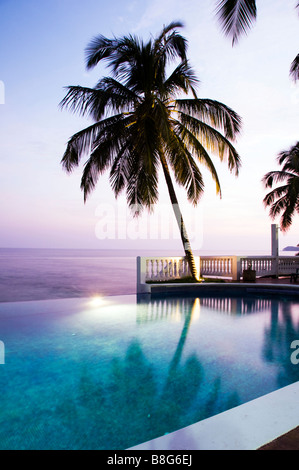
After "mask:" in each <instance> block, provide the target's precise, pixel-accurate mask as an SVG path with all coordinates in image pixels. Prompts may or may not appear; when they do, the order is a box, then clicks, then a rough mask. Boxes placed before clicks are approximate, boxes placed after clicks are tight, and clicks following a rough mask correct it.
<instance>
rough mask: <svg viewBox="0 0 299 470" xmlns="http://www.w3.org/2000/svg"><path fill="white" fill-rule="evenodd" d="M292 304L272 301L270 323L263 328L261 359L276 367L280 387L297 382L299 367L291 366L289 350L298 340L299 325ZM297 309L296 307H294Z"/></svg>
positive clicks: (290, 350) (290, 351)
mask: <svg viewBox="0 0 299 470" xmlns="http://www.w3.org/2000/svg"><path fill="white" fill-rule="evenodd" d="M294 305H295V304H294V303H293V302H292V303H291V302H285V301H281V302H278V301H274V300H273V301H272V305H271V323H270V326H269V327H268V328H265V333H264V338H265V342H264V348H263V358H264V359H265V360H266V361H267V362H270V363H274V364H277V365H278V376H277V383H278V385H279V386H280V387H283V386H286V385H289V384H291V383H293V382H296V381H298V380H299V367H298V365H295V364H292V362H291V358H290V356H291V353H292V349H291V348H290V346H291V343H292V341H293V340H298V339H299V323H297V324H295V316H294V314H293V311H292V309H293V308H294ZM296 307H297V308H298V305H297V306H296Z"/></svg>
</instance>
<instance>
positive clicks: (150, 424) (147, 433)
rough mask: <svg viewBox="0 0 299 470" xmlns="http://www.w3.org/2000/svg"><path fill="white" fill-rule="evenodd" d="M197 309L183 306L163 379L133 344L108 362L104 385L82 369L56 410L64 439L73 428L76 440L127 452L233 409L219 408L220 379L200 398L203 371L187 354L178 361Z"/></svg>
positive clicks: (194, 358)
mask: <svg viewBox="0 0 299 470" xmlns="http://www.w3.org/2000/svg"><path fill="white" fill-rule="evenodd" d="M198 307H199V300H198V299H197V300H195V301H192V302H191V303H189V304H187V306H186V310H185V312H186V313H185V320H184V325H183V329H182V332H181V335H180V339H179V341H178V344H177V347H176V350H175V352H174V355H173V357H172V360H171V361H170V364H169V367H168V371H167V377H166V379H163V378H162V380H163V381H164V383H163V382H161V379H160V382H159V378H158V377H159V373H158V374H156V373H155V370H154V369H155V368H154V366H153V365H152V364H151V363H150V362H149V361H148V360H147V358H146V357H145V355H144V353H143V351H142V348H141V346H140V344H139V342H138V341H132V342H131V343H130V344H129V346H128V348H127V351H126V355H125V357H124V358H121V359H120V358H114V359H113V360H112V362H111V365H110V371H109V373H108V379H106V380H105V381H104V380H103V382H102V381H101V382H100V381H99V382H98V383H96V380H95V379H94V378H91V376H90V374H89V373H88V371H86V370H85V371H84V373H83V375H82V377H81V384H80V387H79V393H78V396H77V397H76V398H75V399H74V400H73V401H71V400H70V399H69V400H68V402H67V407H66V406H65V405H66V403H65V404H63V406H60V408H59V410H58V411H59V412H60V413H61V415H63V416H62V417H63V420H64V426H66V424H67V420H66V416H65V409H66V408H67V409H68V415H69V420H70V421H69V426H70V428H69V429H68V430H67V429H65V432H64V436H65V437H66V438H67V435H68V432H71V431H72V429H71V428H75V430H77V431H75V432H77V433H78V436H77V440H78V442H80V439H81V438H82V436H83V437H84V442H88V443H89V446H90V448H98V449H99V448H102V449H107V448H109V449H112V448H118V449H121V448H127V447H129V446H132V445H134V444H137V443H139V442H142V441H146V440H149V439H152V438H155V437H158V436H159V435H163V434H165V433H166V432H172V431H174V430H177V429H179V428H181V427H183V426H187V425H189V424H192V423H194V422H196V421H198V420H200V419H204V418H206V417H208V416H211V414H215V413H217V412H221V411H223V410H224V409H227V408H228V407H230V406H236V404H237V402H234V403H231V405H227V404H226V405H225V406H224V405H223V403H222V404H221V403H220V404H219V396H220V391H221V383H220V379H216V380H215V382H214V383H211V384H209V386H210V389H211V390H210V395H209V396H208V397H207V396H205V400H201V397H200V393H201V385H202V383H203V372H204V371H203V368H202V366H201V364H200V362H199V361H198V359H197V357H196V356H195V355H191V356H189V357H187V359H186V361H185V362H184V363H182V357H183V350H184V346H185V343H186V339H187V335H188V331H189V329H190V325H191V323H192V318H193V316H194V315H195V312H196V310H197V309H198ZM180 313H181V314H182V313H183V312H180ZM104 382H105V383H104ZM234 398H235V397H234ZM86 423H88V426H86ZM70 436H71V434H69V440H72V442H74V436H72V437H70ZM75 439H76V436H75ZM111 443H113V444H111Z"/></svg>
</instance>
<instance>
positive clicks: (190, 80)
mask: <svg viewBox="0 0 299 470" xmlns="http://www.w3.org/2000/svg"><path fill="white" fill-rule="evenodd" d="M199 83H200V82H199V80H198V78H197V77H196V75H195V72H194V71H193V69H192V68H191V67H190V65H189V63H188V61H186V60H185V61H183V62H181V63H180V64H179V65H178V66H177V67H176V68H175V69H174V71H173V72H172V74H171V75H170V76H169V77H168V78H167V79H166V80H165V82H164V88H165V92H166V93H167V95H168V96H172V97H174V96H175V95H176V93H181V92H182V91H183V92H184V93H186V94H187V93H188V92H189V90H191V91H192V93H193V94H195V88H196V86H197V85H198V84H199Z"/></svg>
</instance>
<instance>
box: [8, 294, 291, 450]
mask: <svg viewBox="0 0 299 470" xmlns="http://www.w3.org/2000/svg"><path fill="white" fill-rule="evenodd" d="M293 340H299V300H296V299H290V298H277V297H276V298H275V297H273V298H264V297H254V296H252V297H247V298H244V297H231V298H230V297H227V298H220V297H205V298H201V299H199V298H192V297H187V298H183V297H178V298H171V299H170V298H162V297H159V298H157V299H152V300H144V299H143V300H140V299H137V298H136V296H133V295H132V296H131V295H127V296H119V297H118V296H115V297H114V296H111V297H106V298H97V299H96V298H95V299H69V300H51V301H34V302H16V303H2V304H0V341H2V342H3V344H4V352H5V364H0V386H1V401H0V448H1V449H109V450H110V449H125V448H129V447H131V446H134V445H137V444H139V443H141V442H144V441H147V440H149V439H153V438H155V437H158V436H161V435H163V434H165V433H169V432H172V431H174V430H177V429H179V428H181V427H184V426H187V425H189V424H192V423H194V422H196V421H199V420H201V419H205V418H207V417H209V416H212V415H214V414H217V413H219V412H222V411H224V410H227V409H229V408H232V407H234V406H237V405H239V404H242V403H245V402H247V401H249V400H252V399H254V398H257V397H259V396H262V395H264V394H266V393H269V392H272V391H274V390H276V389H278V388H281V387H283V386H285V385H288V384H290V383H293V382H295V381H298V380H299V365H295V364H292V362H291V360H290V356H291V353H292V349H291V348H290V345H291V342H292V341H293Z"/></svg>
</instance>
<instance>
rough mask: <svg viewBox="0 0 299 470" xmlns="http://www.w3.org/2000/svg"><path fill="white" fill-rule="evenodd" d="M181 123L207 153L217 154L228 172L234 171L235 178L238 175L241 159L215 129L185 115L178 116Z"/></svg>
mask: <svg viewBox="0 0 299 470" xmlns="http://www.w3.org/2000/svg"><path fill="white" fill-rule="evenodd" d="M179 118H180V121H181V123H182V124H183V125H184V126H185V127H186V128H187V129H188V130H189V131H190V132H191V133H192V134H193V135H194V137H196V138H197V139H198V140H199V141H200V142H201V143H202V144H203V145H204V147H205V148H207V149H208V151H211V152H213V153H217V155H218V156H219V158H220V160H223V159H226V160H227V162H228V167H229V170H230V171H233V170H234V171H235V174H236V176H237V175H238V173H239V168H240V166H241V159H240V156H239V154H238V152H237V151H236V149H235V148H234V146H233V145H232V144H231V142H230V141H229V140H228V139H227V138H226V137H224V135H222V134H221V133H220V132H219V131H218V130H217V129H215V128H214V127H212V126H210V125H209V124H206V122H204V121H201V120H200V119H197V118H195V117H193V116H190V115H189V114H186V113H182V112H181V113H180V115H179Z"/></svg>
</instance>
